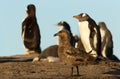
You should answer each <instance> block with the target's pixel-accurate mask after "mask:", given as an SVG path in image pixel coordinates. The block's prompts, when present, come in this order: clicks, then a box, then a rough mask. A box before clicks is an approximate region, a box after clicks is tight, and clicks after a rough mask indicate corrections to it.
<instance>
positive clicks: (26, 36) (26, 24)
mask: <svg viewBox="0 0 120 79" xmlns="http://www.w3.org/2000/svg"><path fill="white" fill-rule="evenodd" d="M22 40H23V44H24V47H25V51H26V54H34V53H38V54H39V53H41V48H40V44H41V35H40V29H39V26H38V23H37V18H36V8H35V5H33V4H29V5H28V6H27V11H26V18H25V19H24V20H23V22H22Z"/></svg>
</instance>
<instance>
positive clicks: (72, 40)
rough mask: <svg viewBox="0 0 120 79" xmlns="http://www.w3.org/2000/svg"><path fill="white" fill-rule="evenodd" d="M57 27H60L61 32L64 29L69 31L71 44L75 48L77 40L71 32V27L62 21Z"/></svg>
mask: <svg viewBox="0 0 120 79" xmlns="http://www.w3.org/2000/svg"><path fill="white" fill-rule="evenodd" d="M55 25H56V26H58V27H59V31H61V30H63V29H64V30H67V31H68V32H69V35H70V43H71V45H72V46H75V39H74V37H73V34H72V32H71V28H70V25H69V24H68V23H67V22H66V21H60V22H58V23H57V24H55Z"/></svg>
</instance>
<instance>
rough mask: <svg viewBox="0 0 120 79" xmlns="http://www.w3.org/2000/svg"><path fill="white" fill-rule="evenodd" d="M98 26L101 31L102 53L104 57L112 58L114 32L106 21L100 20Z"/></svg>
mask: <svg viewBox="0 0 120 79" xmlns="http://www.w3.org/2000/svg"><path fill="white" fill-rule="evenodd" d="M98 26H99V28H100V33H101V46H102V47H101V53H102V56H103V57H104V58H108V59H110V58H111V57H112V55H113V40H112V34H111V32H110V31H109V29H108V28H107V26H106V24H105V23H104V22H99V23H98Z"/></svg>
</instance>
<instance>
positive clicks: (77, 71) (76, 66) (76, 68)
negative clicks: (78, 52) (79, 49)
mask: <svg viewBox="0 0 120 79" xmlns="http://www.w3.org/2000/svg"><path fill="white" fill-rule="evenodd" d="M76 69H77V76H79V75H80V74H79V67H78V66H76Z"/></svg>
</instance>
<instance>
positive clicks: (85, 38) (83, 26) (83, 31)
mask: <svg viewBox="0 0 120 79" xmlns="http://www.w3.org/2000/svg"><path fill="white" fill-rule="evenodd" d="M88 25H89V23H88V21H83V22H79V31H80V37H81V41H82V44H83V46H84V48H85V50H86V52H87V53H89V52H90V51H91V50H92V47H91V44H90V40H89V36H90V29H89V26H88ZM94 40H97V38H96V35H95V36H94ZM93 42H94V43H93V44H94V45H95V44H96V42H97V41H93ZM90 54H91V55H92V56H93V57H97V52H96V51H95V50H92V52H91V53H90Z"/></svg>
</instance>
